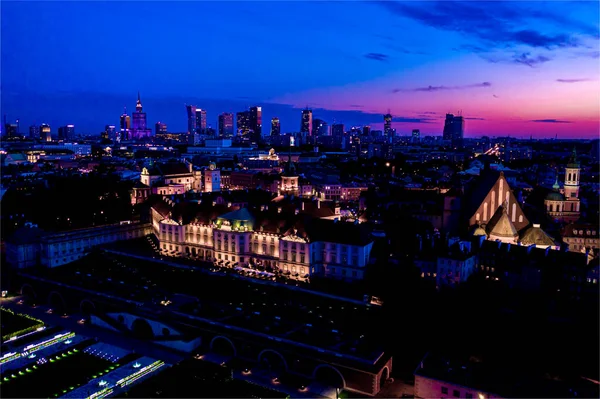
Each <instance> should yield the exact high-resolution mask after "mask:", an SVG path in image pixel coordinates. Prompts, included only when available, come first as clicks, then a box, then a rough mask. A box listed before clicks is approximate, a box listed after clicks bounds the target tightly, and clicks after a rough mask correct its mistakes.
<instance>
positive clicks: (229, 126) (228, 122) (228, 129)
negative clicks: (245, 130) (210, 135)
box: [218, 112, 233, 138]
mask: <svg viewBox="0 0 600 399" xmlns="http://www.w3.org/2000/svg"><path fill="white" fill-rule="evenodd" d="M218 127H219V137H221V138H222V137H232V136H233V114H229V113H227V112H225V113H222V114H221V115H219V126H218Z"/></svg>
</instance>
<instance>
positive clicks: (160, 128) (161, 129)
mask: <svg viewBox="0 0 600 399" xmlns="http://www.w3.org/2000/svg"><path fill="white" fill-rule="evenodd" d="M165 133H167V124H166V123H162V122H156V124H155V125H154V134H155V135H156V134H165Z"/></svg>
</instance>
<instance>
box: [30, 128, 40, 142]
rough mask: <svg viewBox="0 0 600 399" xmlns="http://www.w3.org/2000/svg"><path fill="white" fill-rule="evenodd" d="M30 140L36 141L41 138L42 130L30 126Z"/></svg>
mask: <svg viewBox="0 0 600 399" xmlns="http://www.w3.org/2000/svg"><path fill="white" fill-rule="evenodd" d="M29 138H30V139H36V140H37V139H39V138H40V128H39V127H38V126H37V125H31V126H29Z"/></svg>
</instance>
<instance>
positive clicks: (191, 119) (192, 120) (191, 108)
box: [185, 105, 196, 134]
mask: <svg viewBox="0 0 600 399" xmlns="http://www.w3.org/2000/svg"><path fill="white" fill-rule="evenodd" d="M185 109H186V111H187V132H188V134H191V133H196V106H195V105H186V106H185Z"/></svg>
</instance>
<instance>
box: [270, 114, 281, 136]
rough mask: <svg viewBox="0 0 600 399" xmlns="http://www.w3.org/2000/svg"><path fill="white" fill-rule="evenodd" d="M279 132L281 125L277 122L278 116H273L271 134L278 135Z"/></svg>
mask: <svg viewBox="0 0 600 399" xmlns="http://www.w3.org/2000/svg"><path fill="white" fill-rule="evenodd" d="M280 134H281V125H280V123H279V118H278V117H274V118H271V136H279V135H280Z"/></svg>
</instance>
